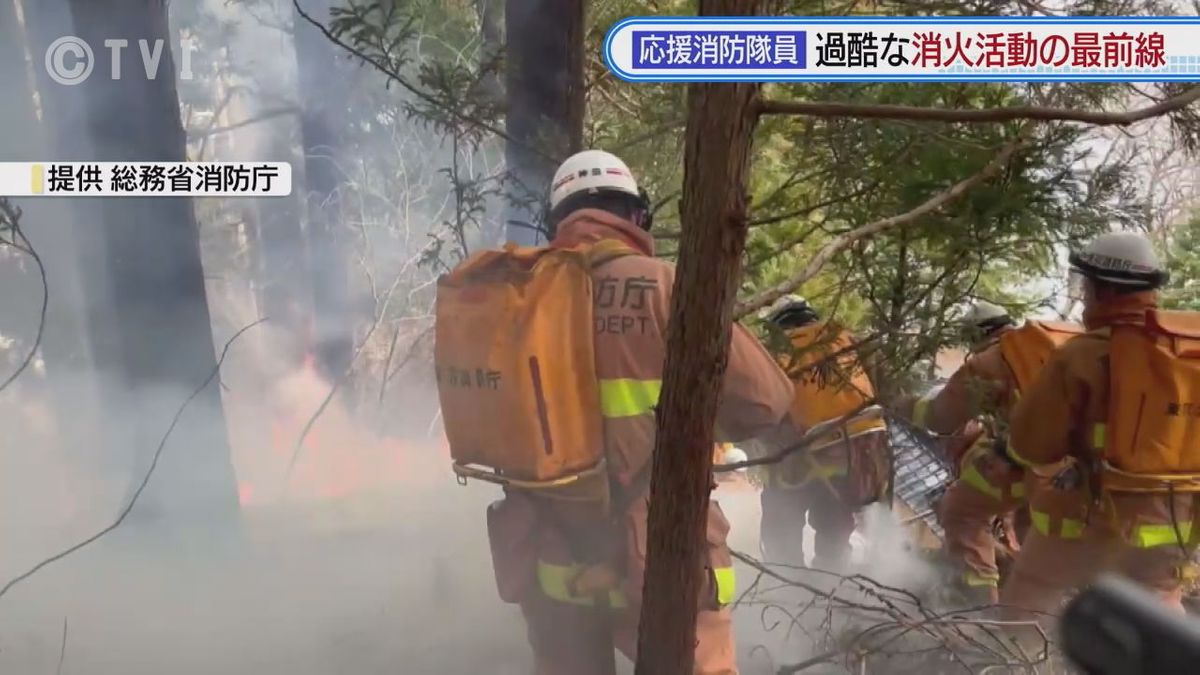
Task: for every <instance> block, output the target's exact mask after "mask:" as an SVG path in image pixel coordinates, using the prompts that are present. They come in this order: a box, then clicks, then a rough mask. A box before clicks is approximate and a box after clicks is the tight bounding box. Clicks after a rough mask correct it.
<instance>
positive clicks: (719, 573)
mask: <svg viewBox="0 0 1200 675" xmlns="http://www.w3.org/2000/svg"><path fill="white" fill-rule="evenodd" d="M713 581H715V582H716V585H717V604H718V605H721V606H722V607H724V606H725V605H728V604H729V603H731V602H733V594H734V592H735V591H736V590H737V577H736V575H734V573H733V568H732V567H718V568H716V569H714V570H713Z"/></svg>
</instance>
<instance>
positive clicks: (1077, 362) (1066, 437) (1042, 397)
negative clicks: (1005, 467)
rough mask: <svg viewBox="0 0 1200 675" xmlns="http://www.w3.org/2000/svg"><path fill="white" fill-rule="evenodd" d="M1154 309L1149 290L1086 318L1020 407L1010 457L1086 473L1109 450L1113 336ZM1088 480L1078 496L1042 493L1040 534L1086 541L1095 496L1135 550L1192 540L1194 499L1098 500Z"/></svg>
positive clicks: (1037, 512)
mask: <svg viewBox="0 0 1200 675" xmlns="http://www.w3.org/2000/svg"><path fill="white" fill-rule="evenodd" d="M1156 304H1157V295H1156V294H1155V293H1154V292H1153V291H1146V292H1141V293H1131V294H1128V295H1125V296H1122V297H1120V298H1118V300H1117V301H1115V302H1112V303H1109V304H1107V305H1104V306H1101V307H1098V308H1095V309H1092V310H1091V311H1089V312H1085V313H1084V317H1083V321H1084V325H1085V326H1086V327H1087V328H1088V330H1089V332H1088V333H1087V334H1085V335H1082V336H1080V337H1078V338H1076V339H1074V340H1072V341H1071V342H1069V343H1068V344H1066V345H1064V346H1063V347H1061V348H1060V349H1059V350H1058V351H1057V352H1055V353H1054V355H1053V356H1052V357H1051V358H1050V360H1049V361H1048V362H1047V363H1046V366H1045V368H1044V369H1043V370H1042V373H1041V375H1040V376H1039V377H1038V380H1037V382H1036V383H1035V384H1034V385H1033V386H1032V387H1031V388H1030V390H1029V391H1028V392H1026V393H1025V394H1024V395H1023V396H1022V399H1021V401H1020V402H1019V403H1018V404H1017V405H1016V408H1015V410H1014V411H1013V414H1012V420H1011V427H1010V430H1009V445H1008V454H1009V456H1011V457H1012V458H1013V459H1014V460H1016V461H1017V462H1019V463H1021V464H1024V465H1026V466H1029V467H1033V468H1034V469H1037V470H1042V471H1045V469H1046V468H1047V467H1048V466H1052V465H1054V464H1055V463H1058V462H1065V461H1069V459H1068V458H1076V459H1078V460H1079V461H1080V463H1081V465H1082V466H1084V467H1087V466H1089V464H1090V460H1091V459H1093V458H1095V457H1096V453H1097V452H1098V451H1099V450H1100V449H1102V448H1103V447H1104V438H1103V436H1104V432H1103V429H1104V428H1105V425H1106V423H1107V420H1108V416H1109V412H1110V411H1109V389H1110V387H1109V367H1108V363H1109V349H1110V343H1109V335H1110V329H1111V327H1112V326H1115V325H1118V324H1124V325H1144V324H1145V316H1146V311H1147V310H1149V309H1152V308H1154V307H1155V306H1156ZM1093 466H1094V465H1093ZM1087 477H1088V478H1089V480H1087V481H1086V482H1082V483H1081V484H1079V485H1076V486H1075V488H1076V489H1075V490H1071V491H1055V492H1054V493H1053V494H1051V493H1044V494H1042V495H1041V497H1043V498H1042V499H1035V500H1034V503H1033V504H1032V505H1031V508H1030V514H1031V516H1032V519H1033V526H1034V527H1035V528H1036V529H1037V530H1038V531H1039V532H1041V533H1042V534H1043V535H1049V536H1057V537H1063V538H1068V539H1070V538H1078V537H1081V536H1083V532H1084V528H1085V526H1086V524H1087V521H1088V519H1089V518H1090V517H1091V516H1090V514H1089V507H1088V506H1087V502H1088V501H1090V500H1089V499H1088V497H1089V496H1090V497H1091V500H1097V499H1099V505H1100V507H1101V509H1102V511H1101V513H1102V514H1106V517H1105V518H1104V519H1103V520H1101V523H1110V524H1115V525H1116V526H1118V527H1119V528H1120V529H1121V531H1120V535H1121V536H1124V537H1125V538H1126V539H1127V541H1128V542H1129V543H1130V544H1132V545H1133V546H1135V547H1138V548H1151V547H1157V546H1164V545H1180V544H1182V543H1184V542H1187V541H1189V540H1190V539H1191V531H1192V526H1193V523H1192V518H1191V515H1192V501H1191V500H1192V497H1191V495H1188V494H1177V495H1174V496H1168V495H1165V494H1163V495H1156V494H1145V495H1139V494H1134V495H1130V494H1115V495H1114V494H1101V493H1099V492H1097V490H1098V489H1102V487H1101V485H1100V484H1099V483H1098V482H1097V480H1096V479H1097V476H1096V475H1095V474H1090V475H1088V476H1087ZM1086 488H1090V490H1087V491H1085V489H1086ZM1088 492H1090V493H1091V494H1090V495H1089V494H1088Z"/></svg>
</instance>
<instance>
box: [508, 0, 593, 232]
mask: <svg viewBox="0 0 1200 675" xmlns="http://www.w3.org/2000/svg"><path fill="white" fill-rule="evenodd" d="M504 15H505V33H506V40H507V45H508V47H507V63H506V74H507V76H506V80H505V88H506V93H507V97H508V111H507V117H506V120H505V131H506V132H507V133H508V135H509V136H510V137H511V139H512V140H509V141H508V143H507V146H506V147H505V160H506V163H507V165H508V170H509V173H510V181H511V183H510V192H511V196H512V198H513V200H514V201H515V202H516V203H515V204H514V205H513V206H512V207H510V208H509V209H508V213H507V215H506V219H505V222H506V231H507V239H508V241H511V242H516V243H519V244H534V243H537V237H536V232H535V231H534V230H533V229H531V226H533V225H535V224H536V223H538V222H540V220H541V218H540V216H541V211H542V205H543V204H544V202H545V199H546V195H547V194H548V193H549V190H550V180H551V179H552V178H553V177H554V171H555V169H557V168H558V163H559V162H560V161H562V160H563V159H566V158H567V157H568V156H569V155H571V154H572V153H575V152H578V151H579V150H580V149H582V147H583V113H584V91H583V55H584V51H583V38H584V21H583V19H584V0H507V1H506V4H505V12H504Z"/></svg>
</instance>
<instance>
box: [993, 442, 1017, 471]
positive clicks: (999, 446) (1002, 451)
mask: <svg viewBox="0 0 1200 675" xmlns="http://www.w3.org/2000/svg"><path fill="white" fill-rule="evenodd" d="M992 453H993V454H995V455H996V456H997V457H999V458H1000V459H1002V460H1004V462H1005V463H1006V464H1008V465H1009V466H1010V467H1012V468H1014V469H1020V468H1023V467H1022V466H1021V465H1020V464H1018V463H1017V460H1015V459H1013V458H1012V457H1010V456H1009V454H1008V436H1004V435H1000V436H999V438H997V439H996V440H995V441H992Z"/></svg>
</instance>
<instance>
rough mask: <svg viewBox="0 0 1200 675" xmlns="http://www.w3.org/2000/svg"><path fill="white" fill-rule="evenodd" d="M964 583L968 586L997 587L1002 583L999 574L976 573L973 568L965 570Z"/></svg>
mask: <svg viewBox="0 0 1200 675" xmlns="http://www.w3.org/2000/svg"><path fill="white" fill-rule="evenodd" d="M963 583H965V584H966V585H968V586H972V587H974V586H990V587H992V588H995V587H997V586H999V585H1000V575H999V574H994V573H993V574H976V573H975V572H973V571H971V570H967V571H966V572H963Z"/></svg>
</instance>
